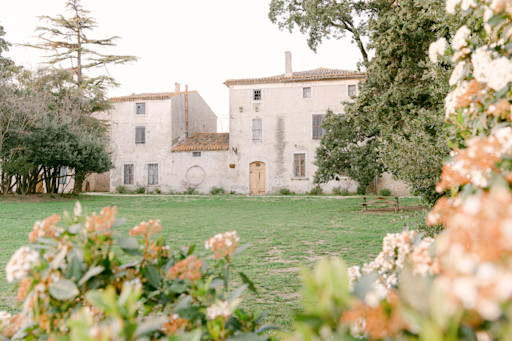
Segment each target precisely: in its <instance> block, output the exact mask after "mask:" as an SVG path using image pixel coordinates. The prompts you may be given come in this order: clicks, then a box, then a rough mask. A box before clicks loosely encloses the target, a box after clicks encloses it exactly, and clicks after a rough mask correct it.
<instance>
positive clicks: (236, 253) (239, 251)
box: [233, 243, 252, 256]
mask: <svg viewBox="0 0 512 341" xmlns="http://www.w3.org/2000/svg"><path fill="white" fill-rule="evenodd" d="M251 246H252V244H251V243H247V244H244V245H241V246H239V247H237V248H236V251H235V253H234V254H233V256H237V255H239V254H241V253H242V252H244V251H245V250H247V249H248V248H250V247H251Z"/></svg>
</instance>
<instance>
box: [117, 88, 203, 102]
mask: <svg viewBox="0 0 512 341" xmlns="http://www.w3.org/2000/svg"><path fill="white" fill-rule="evenodd" d="M196 92H197V91H195V90H193V91H188V93H189V94H190V93H196ZM184 93H185V92H183V91H182V92H156V93H142V94H131V95H128V96H120V97H112V98H110V101H112V102H131V101H148V100H149V101H150V100H161V99H169V98H171V97H174V96H176V95H182V94H184Z"/></svg>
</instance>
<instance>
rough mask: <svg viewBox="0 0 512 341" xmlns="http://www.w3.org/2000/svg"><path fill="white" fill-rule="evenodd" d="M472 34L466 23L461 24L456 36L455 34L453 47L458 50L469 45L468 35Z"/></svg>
mask: <svg viewBox="0 0 512 341" xmlns="http://www.w3.org/2000/svg"><path fill="white" fill-rule="evenodd" d="M470 34H471V30H470V29H469V27H467V26H466V25H463V26H461V27H460V28H459V29H458V30H457V32H456V33H455V36H453V40H452V47H453V49H454V50H456V51H458V50H460V49H462V48H463V47H465V46H467V45H468V41H467V40H468V37H469V35H470Z"/></svg>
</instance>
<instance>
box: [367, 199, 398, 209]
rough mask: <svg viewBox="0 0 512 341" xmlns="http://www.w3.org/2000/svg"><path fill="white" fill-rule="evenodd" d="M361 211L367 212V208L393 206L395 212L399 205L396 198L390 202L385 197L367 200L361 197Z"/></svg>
mask: <svg viewBox="0 0 512 341" xmlns="http://www.w3.org/2000/svg"><path fill="white" fill-rule="evenodd" d="M362 205H363V207H362V208H363V209H364V210H365V211H368V206H369V205H371V206H393V207H394V208H395V212H398V211H399V210H400V203H399V201H398V197H394V200H390V199H388V198H386V197H376V198H367V197H363V203H362Z"/></svg>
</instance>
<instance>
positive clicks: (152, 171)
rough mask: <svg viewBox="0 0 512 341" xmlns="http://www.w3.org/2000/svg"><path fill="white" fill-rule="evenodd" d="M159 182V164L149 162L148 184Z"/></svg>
mask: <svg viewBox="0 0 512 341" xmlns="http://www.w3.org/2000/svg"><path fill="white" fill-rule="evenodd" d="M156 184H158V164H157V163H150V164H148V185H156Z"/></svg>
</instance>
